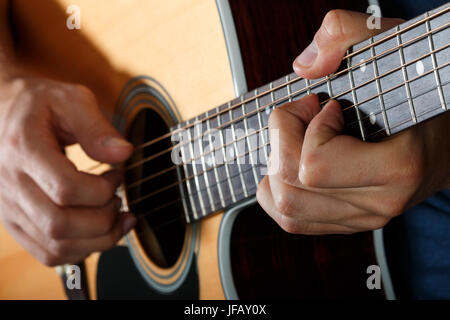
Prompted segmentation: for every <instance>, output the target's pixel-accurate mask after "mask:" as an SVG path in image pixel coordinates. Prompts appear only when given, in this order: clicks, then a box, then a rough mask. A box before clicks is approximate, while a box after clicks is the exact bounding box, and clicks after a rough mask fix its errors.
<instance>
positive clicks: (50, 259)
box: [40, 253, 62, 267]
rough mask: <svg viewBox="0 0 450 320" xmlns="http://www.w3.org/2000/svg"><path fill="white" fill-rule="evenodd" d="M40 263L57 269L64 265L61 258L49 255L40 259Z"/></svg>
mask: <svg viewBox="0 0 450 320" xmlns="http://www.w3.org/2000/svg"><path fill="white" fill-rule="evenodd" d="M40 261H41V262H42V264H44V265H45V266H47V267H56V266H58V265H60V264H62V261H61V260H60V258H58V257H55V256H53V255H51V254H47V253H46V254H45V255H44V256H43V257H42V258H41V259H40Z"/></svg>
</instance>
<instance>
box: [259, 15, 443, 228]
mask: <svg viewBox="0 0 450 320" xmlns="http://www.w3.org/2000/svg"><path fill="white" fill-rule="evenodd" d="M366 20H367V16H366V15H363V14H360V13H356V12H350V11H342V10H335V11H331V12H330V13H328V14H327V16H326V17H325V19H324V21H323V24H322V26H321V28H320V30H319V31H318V32H317V34H316V35H315V37H314V41H313V43H312V44H311V45H310V46H309V47H308V48H307V49H306V50H305V52H303V53H302V54H301V55H300V56H299V57H298V58H297V59H296V61H295V62H294V70H295V71H296V73H297V74H298V75H300V76H302V77H305V78H319V77H322V76H325V75H327V74H330V73H332V72H334V71H336V69H337V68H338V66H339V64H340V62H341V60H342V58H343V56H344V54H345V52H346V50H347V49H348V47H349V46H351V45H352V44H355V43H358V42H360V41H362V40H365V39H367V38H369V37H370V36H373V35H375V33H377V32H379V31H377V30H369V29H368V28H367V27H366ZM400 22H401V21H400V20H398V19H383V20H382V26H383V29H384V30H385V29H389V28H391V27H393V26H395V25H396V24H399V23H400ZM380 31H382V30H380ZM343 126H344V120H343V115H342V111H341V107H340V105H339V104H338V103H337V102H336V101H331V102H330V103H328V104H327V105H326V106H325V107H324V108H323V109H322V110H320V106H319V101H318V98H317V96H314V95H312V96H307V97H305V98H304V99H302V100H299V101H296V102H292V103H289V104H287V105H285V106H282V107H280V108H278V109H277V110H275V111H274V112H273V113H272V115H271V117H270V120H269V128H270V129H277V130H279V138H280V147H279V151H280V154H279V155H278V156H279V163H280V167H279V170H278V172H277V173H276V174H274V175H270V176H266V177H265V178H264V179H263V181H262V182H261V184H260V186H259V188H258V192H257V199H258V201H259V203H260V204H261V206H262V207H263V208H264V209H265V211H266V212H267V213H268V214H269V215H270V216H271V217H272V218H273V219H274V220H275V221H276V222H277V223H278V224H279V225H280V226H281V227H282V228H283V229H284V230H286V231H287V232H290V233H302V234H331V233H353V232H359V231H367V230H374V229H378V228H380V227H383V226H384V225H386V223H387V222H388V221H389V220H390V219H391V218H393V217H395V216H397V215H399V214H401V213H402V212H403V211H404V210H405V209H406V208H408V207H410V206H412V205H414V204H417V203H418V202H420V201H422V200H424V199H425V198H426V197H428V196H430V195H432V194H433V193H434V192H437V191H439V190H440V189H443V188H446V187H449V186H450V183H449V181H450V178H449V176H450V140H449V139H446V138H442V137H449V134H450V129H449V128H450V116H449V115H448V114H447V115H444V116H441V117H439V118H438V119H435V120H433V121H431V122H427V123H426V124H424V125H421V126H419V127H416V128H414V129H411V130H408V131H406V132H404V133H402V134H400V135H397V136H395V137H393V138H391V139H389V140H386V141H384V142H381V143H364V142H362V141H360V140H358V139H356V138H353V137H349V136H344V135H341V131H342V129H343ZM439 137H441V138H439ZM272 156H277V155H272Z"/></svg>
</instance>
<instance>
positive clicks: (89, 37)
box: [0, 0, 233, 299]
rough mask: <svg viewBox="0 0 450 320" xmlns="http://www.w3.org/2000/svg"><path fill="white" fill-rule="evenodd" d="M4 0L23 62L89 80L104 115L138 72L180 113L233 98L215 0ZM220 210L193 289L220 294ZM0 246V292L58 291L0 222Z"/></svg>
mask: <svg viewBox="0 0 450 320" xmlns="http://www.w3.org/2000/svg"><path fill="white" fill-rule="evenodd" d="M69 4H70V5H74V4H75V5H78V6H79V7H80V8H81V14H82V16H81V18H82V20H81V21H82V25H81V30H79V31H69V30H67V29H66V18H67V15H66V14H65V11H66V8H67V6H68V5H69ZM13 6H14V8H13V13H14V18H15V20H16V22H17V24H18V26H19V29H20V34H21V39H22V41H21V42H20V43H19V44H18V50H19V53H20V56H21V58H22V59H23V61H25V63H24V64H25V65H27V66H28V67H30V68H32V69H33V70H34V71H35V72H36V73H39V74H43V75H48V76H51V77H53V78H57V79H61V80H64V81H69V82H78V83H82V84H84V85H86V86H88V87H90V88H91V89H92V90H93V91H94V92H95V94H96V95H97V98H98V100H99V103H100V105H101V106H102V107H103V109H104V111H105V115H107V116H108V117H110V116H111V115H112V114H113V112H114V104H115V102H116V100H117V98H118V97H119V95H120V91H121V89H122V88H123V86H124V85H125V84H126V83H127V81H128V80H129V79H130V78H132V77H134V76H138V75H142V74H145V75H148V76H151V77H153V78H155V79H157V80H158V81H159V82H160V83H161V84H162V85H163V86H164V87H165V88H166V89H167V90H168V91H169V93H170V94H171V96H172V98H173V99H174V101H175V104H176V105H177V107H178V109H179V110H180V114H181V115H182V117H183V119H188V118H191V117H194V116H195V115H197V114H199V113H201V112H205V111H207V110H209V109H211V108H212V107H215V106H216V105H219V104H220V103H222V102H224V101H227V100H229V99H231V98H232V97H233V84H232V77H231V71H230V66H229V62H228V56H227V50H226V45H225V41H224V37H223V32H222V27H221V22H220V18H219V15H218V11H217V8H216V4H215V1H212V0H171V1H160V0H127V1H121V0H96V1H92V0H40V1H28V0H15V1H14V5H13ZM70 155H71V158H72V159H74V160H75V162H76V163H77V165H78V167H79V168H81V169H83V168H87V167H89V166H90V165H92V164H93V162H92V161H90V160H87V159H86V158H84V156H82V155H81V153H80V150H79V148H78V149H77V148H75V149H72V150H71V151H70ZM94 163H95V162H94ZM219 217H220V216H217V217H213V220H211V221H207V222H206V223H204V225H203V226H202V238H203V240H202V246H205V247H204V248H202V249H201V250H200V259H199V263H200V264H201V265H200V266H199V270H200V271H201V272H202V275H201V276H200V281H201V284H200V288H201V296H202V297H209V298H223V293H222V292H221V286H220V279H219V277H218V265H217V261H214V260H216V259H217V256H216V254H217V243H215V242H216V241H217V234H216V233H217V232H218V221H219ZM0 244H1V247H0V298H20V299H29V298H35V299H46V298H62V297H63V295H62V294H63V292H62V286H61V285H60V279H59V278H58V277H57V275H56V273H55V272H54V271H53V269H49V268H46V267H43V266H41V265H40V264H39V263H38V262H37V261H35V260H34V259H33V258H32V257H31V256H29V255H28V254H27V253H26V252H25V251H24V250H23V249H22V248H21V247H20V246H18V245H17V244H16V243H15V241H13V240H11V238H10V237H9V235H7V233H6V231H4V229H2V228H0ZM97 259H98V255H93V256H91V258H90V259H89V260H88V276H89V282H90V284H91V293H93V287H94V286H95V273H96V271H95V270H94V269H95V268H96V267H95V265H96V263H95V262H96V261H97ZM32 280H35V281H34V282H33V281H32Z"/></svg>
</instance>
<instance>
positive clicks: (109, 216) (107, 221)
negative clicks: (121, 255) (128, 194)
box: [100, 210, 117, 234]
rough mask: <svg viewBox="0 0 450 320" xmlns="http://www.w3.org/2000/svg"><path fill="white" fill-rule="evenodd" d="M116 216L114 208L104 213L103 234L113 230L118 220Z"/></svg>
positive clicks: (102, 221)
mask: <svg viewBox="0 0 450 320" xmlns="http://www.w3.org/2000/svg"><path fill="white" fill-rule="evenodd" d="M116 217H117V215H116V212H115V211H114V210H111V211H109V212H107V213H105V214H103V215H102V219H101V220H100V223H101V232H102V234H107V233H110V232H111V231H113V228H114V226H115V222H116Z"/></svg>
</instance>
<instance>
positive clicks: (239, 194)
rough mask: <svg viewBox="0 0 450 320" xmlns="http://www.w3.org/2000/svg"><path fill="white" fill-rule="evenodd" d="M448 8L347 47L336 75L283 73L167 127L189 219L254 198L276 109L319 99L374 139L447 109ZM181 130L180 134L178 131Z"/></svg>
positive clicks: (351, 129)
mask: <svg viewBox="0 0 450 320" xmlns="http://www.w3.org/2000/svg"><path fill="white" fill-rule="evenodd" d="M449 23H450V3H448V4H446V5H444V6H442V7H440V8H437V9H435V10H432V11H430V12H426V13H425V14H423V15H421V16H419V17H417V18H415V19H412V20H410V21H407V22H405V23H403V24H401V25H399V26H397V27H396V28H393V29H391V30H388V31H386V32H384V33H381V34H379V35H377V36H375V37H373V38H370V39H368V40H366V41H363V42H361V43H358V44H356V45H354V46H353V47H352V48H350V49H349V50H348V52H347V55H346V57H345V59H344V60H343V64H342V67H341V69H340V70H339V71H337V72H336V73H335V74H333V75H330V76H327V77H324V78H321V79H315V80H308V79H303V78H299V77H298V76H297V75H295V74H290V75H287V76H285V77H283V78H281V79H278V80H276V81H273V82H271V83H269V84H267V85H265V86H263V87H260V88H258V89H255V90H253V91H250V92H248V93H246V94H244V95H242V96H241V97H239V98H237V99H234V100H232V101H230V102H228V103H226V104H224V105H222V106H219V107H217V108H215V109H213V110H210V111H209V112H207V113H204V114H201V115H199V116H198V117H196V118H195V119H191V120H189V121H186V122H183V123H180V124H179V125H178V126H176V127H174V128H172V131H173V132H174V140H176V141H179V142H181V143H180V144H179V151H180V153H181V154H182V158H183V171H184V172H183V173H182V174H183V175H184V180H185V183H184V184H183V190H182V192H183V193H184V195H185V199H186V203H185V205H186V208H188V216H187V218H188V219H187V220H188V221H191V220H198V219H200V218H202V217H204V216H207V215H209V214H211V213H214V212H216V211H218V210H221V209H224V208H227V207H229V206H231V205H234V204H236V203H238V202H240V201H243V200H245V199H248V198H250V197H253V196H254V195H255V194H256V189H257V186H258V184H259V182H260V181H261V180H262V178H263V176H264V175H265V173H266V170H267V169H266V168H267V162H268V157H269V154H270V150H271V149H270V141H269V137H268V119H269V116H270V113H271V112H272V111H273V109H274V108H277V107H278V106H280V105H282V104H284V103H286V102H289V101H295V100H298V99H301V98H302V97H304V96H305V95H308V94H317V95H318V96H319V100H320V102H321V105H324V104H325V103H327V102H328V101H329V100H331V99H336V100H338V101H339V102H340V104H341V106H342V109H343V115H344V119H345V130H344V131H345V134H348V135H352V136H354V137H357V138H359V139H362V140H364V141H371V142H376V141H380V140H382V139H384V138H386V137H388V136H391V135H394V134H396V133H399V132H401V131H403V130H406V129H408V128H410V127H412V126H415V125H417V124H419V123H421V122H424V121H426V120H429V119H431V118H433V117H435V116H438V115H440V114H442V113H444V112H446V111H448V108H449V103H450V65H449V63H450V61H449V60H450V59H449V57H450V49H449V41H448V39H450V30H449V28H448V24H449ZM182 129H184V130H182Z"/></svg>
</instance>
